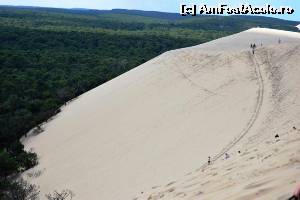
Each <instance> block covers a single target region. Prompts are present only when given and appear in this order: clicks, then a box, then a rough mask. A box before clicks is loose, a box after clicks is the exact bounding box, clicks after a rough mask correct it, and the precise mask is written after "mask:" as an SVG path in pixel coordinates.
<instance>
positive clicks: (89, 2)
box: [0, 0, 300, 21]
mask: <svg viewBox="0 0 300 200" xmlns="http://www.w3.org/2000/svg"><path fill="white" fill-rule="evenodd" d="M218 3H222V4H227V5H231V6H238V5H240V4H242V3H247V4H251V5H254V6H264V5H265V4H266V3H268V4H270V5H272V6H274V7H280V6H291V7H293V8H294V9H295V13H294V14H293V15H285V16H283V15H273V16H272V17H276V18H284V19H291V20H296V21H300V1H299V0H248V1H246V0H243V1H242V0H197V1H195V0H190V1H186V0H0V5H23V6H42V7H57V8H92V9H113V8H124V9H138V10H154V11H165V12H179V6H180V4H196V5H200V4H207V5H209V6H214V5H218Z"/></svg>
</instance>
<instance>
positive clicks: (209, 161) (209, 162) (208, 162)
mask: <svg viewBox="0 0 300 200" xmlns="http://www.w3.org/2000/svg"><path fill="white" fill-rule="evenodd" d="M207 164H208V165H210V164H211V160H210V156H208V161H207Z"/></svg>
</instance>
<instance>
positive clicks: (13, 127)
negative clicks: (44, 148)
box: [0, 7, 296, 199]
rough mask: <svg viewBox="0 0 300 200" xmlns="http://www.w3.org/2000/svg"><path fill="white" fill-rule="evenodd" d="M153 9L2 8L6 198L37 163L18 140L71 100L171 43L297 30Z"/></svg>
mask: <svg viewBox="0 0 300 200" xmlns="http://www.w3.org/2000/svg"><path fill="white" fill-rule="evenodd" d="M143 13H144V15H143ZM155 13H156V12H151V13H148V12H143V11H125V10H119V11H118V10H114V11H110V12H109V11H94V10H90V11H89V10H63V9H45V8H18V7H0V199H5V198H8V197H7V195H6V194H7V192H9V191H10V190H11V189H12V188H14V184H13V183H12V181H11V177H12V175H15V174H17V173H19V172H22V171H24V170H26V169H29V168H31V167H32V166H34V165H35V164H36V163H37V156H36V154H35V153H29V152H25V151H24V149H23V145H22V144H21V143H20V142H19V139H20V138H21V137H22V136H23V135H24V134H25V133H26V132H28V131H29V130H30V129H32V128H33V127H36V126H38V125H39V124H41V123H42V122H44V121H45V120H47V119H48V118H50V117H51V116H52V115H54V114H55V113H56V112H57V111H58V109H59V107H60V106H61V105H62V104H64V103H65V102H67V101H69V100H71V99H73V98H75V97H77V96H78V95H80V94H82V93H84V92H86V91H88V90H90V89H92V88H94V87H96V86H98V85H100V84H102V83H105V82H106V81H108V80H111V79H112V78H114V77H116V76H118V75H120V74H122V73H124V72H126V71H128V70H130V69H132V68H134V67H136V66H138V65H140V64H142V63H144V62H146V61H148V60H149V59H151V58H153V57H155V56H157V55H159V54H161V53H163V52H165V51H168V50H171V49H177V48H182V47H187V46H192V45H196V44H199V43H203V42H207V41H210V40H213V39H216V38H219V37H223V36H226V35H229V34H232V33H235V32H238V31H241V30H245V29H248V28H251V27H253V26H265V27H271V28H279V29H285V30H295V29H294V28H293V26H294V24H295V22H289V21H284V20H278V19H272V18H254V17H215V16H212V17H203V18H201V17H200V18H185V19H184V20H183V19H182V18H178V16H177V15H176V17H175V16H174V14H164V13H156V14H157V15H155ZM295 31H296V30H295ZM58 134H59V133H58ZM5 195H6V197H5Z"/></svg>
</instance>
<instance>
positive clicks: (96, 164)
mask: <svg viewBox="0 0 300 200" xmlns="http://www.w3.org/2000/svg"><path fill="white" fill-rule="evenodd" d="M253 43H255V44H256V45H257V49H256V51H255V55H252V53H251V49H250V44H253ZM299 49H300V34H299V33H292V32H287V31H279V30H271V29H262V28H255V29H250V30H248V31H244V32H242V33H238V34H235V35H232V36H228V37H225V38H221V39H218V40H215V41H211V42H209V43H205V44H201V45H198V46H194V47H189V48H184V49H178V50H173V51H169V52H166V53H164V54H162V55H160V56H158V57H156V58H154V59H152V60H150V61H148V62H147V63H145V64H143V65H141V66H139V67H137V68H135V69H133V70H131V71H129V72H128V73H125V74H123V75H121V76H119V77H117V78H115V79H113V80H111V81H109V82H107V83H105V84H103V85H101V86H99V87H97V88H95V89H93V90H91V91H89V92H87V93H85V94H83V95H82V96H80V97H79V98H78V99H76V100H74V101H73V102H71V103H70V104H68V105H67V106H66V107H64V108H63V111H62V112H61V113H60V114H59V115H58V116H57V117H56V118H55V119H54V120H52V121H50V122H49V123H47V124H45V125H44V127H43V128H44V129H45V131H44V132H43V133H41V134H39V135H37V136H34V137H31V138H30V139H27V140H25V141H24V144H25V146H26V148H27V149H31V148H32V149H33V150H34V151H36V152H37V153H38V155H39V157H40V164H39V165H38V166H37V167H36V168H35V169H32V170H30V171H29V172H27V174H32V173H33V172H34V171H40V172H41V173H40V174H39V176H34V177H32V176H31V177H28V179H29V180H30V181H31V182H33V183H37V184H39V185H40V186H41V191H42V192H43V193H47V192H50V191H53V190H54V189H63V188H66V187H67V188H69V189H71V190H73V191H74V193H75V195H76V198H75V199H116V200H118V199H120V200H121V199H134V198H135V199H198V198H199V197H200V196H202V197H203V198H204V199H215V198H216V197H220V196H222V197H224V198H222V199H226V198H227V199H239V198H244V199H253V197H255V198H265V197H272V199H273V198H274V199H275V198H280V195H286V196H287V195H288V193H287V191H288V189H289V188H290V187H291V186H292V184H294V182H297V180H295V176H296V175H297V174H298V172H296V169H298V168H296V167H295V165H296V164H297V163H298V161H297V156H296V154H295V153H294V151H295V148H296V151H299V148H297V145H298V146H299V140H298V139H297V138H298V136H299V133H298V132H299V131H298V128H296V129H295V130H294V129H292V130H291V128H292V127H300V121H299V116H300V115H299V114H300V109H299V104H300V101H299V98H298V94H299V93H300V91H299V90H300V87H299V85H300V83H299V78H298V75H299V74H300V71H299V69H297V63H299V61H300V60H299V56H298V55H299V53H300V52H299ZM274 133H278V134H279V135H280V136H281V137H280V141H278V142H274ZM287 144H291V145H290V146H288V147H286V145H287ZM276 148H277V150H274V149H276ZM239 150H240V151H241V154H238V153H237V151H239ZM225 152H226V153H229V155H230V158H229V159H227V160H224V159H223V156H224V153H225ZM269 154H271V156H269ZM208 156H212V157H213V161H214V162H213V164H212V165H209V166H207V165H206V162H207V157H208ZM249 156H251V157H249ZM268 156H269V157H268ZM285 156H288V158H286V157H285ZM252 157H254V158H252ZM262 157H264V158H265V157H266V158H265V159H264V161H265V160H266V162H261V160H262ZM250 158H251V159H250ZM266 163H267V164H266ZM229 168H232V169H235V170H225V169H229ZM263 169H264V170H265V171H263ZM270 169H272V170H274V173H268V170H270ZM298 171H299V170H298ZM279 172H280V174H281V172H282V173H284V174H285V175H286V176H285V177H283V178H280V177H279V176H276V178H275V179H272V180H269V178H270V177H271V176H274V174H275V175H276V173H279ZM184 174H186V176H185V175H184ZM256 175H257V176H256ZM25 176H26V174H25ZM223 177H225V179H224V180H223ZM258 179H260V180H258ZM255 181H256V182H257V183H256V182H255ZM198 182H199V183H198ZM200 182H201V183H200ZM265 182H267V183H265ZM246 184H249V185H246ZM266 184H267V185H271V186H272V187H271V186H270V187H266ZM279 184H285V186H284V187H281V188H279ZM164 185H165V186H164ZM240 192H243V193H242V194H241V193H240ZM268 195H269V196H268Z"/></svg>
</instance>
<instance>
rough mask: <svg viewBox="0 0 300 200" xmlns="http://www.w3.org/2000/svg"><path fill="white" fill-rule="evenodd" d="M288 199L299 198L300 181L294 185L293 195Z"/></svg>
mask: <svg viewBox="0 0 300 200" xmlns="http://www.w3.org/2000/svg"><path fill="white" fill-rule="evenodd" d="M288 200H300V183H299V184H298V185H297V186H296V188H295V190H294V193H293V196H291V197H290V198H289V199H288Z"/></svg>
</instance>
